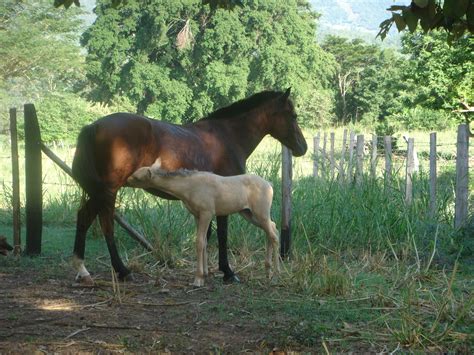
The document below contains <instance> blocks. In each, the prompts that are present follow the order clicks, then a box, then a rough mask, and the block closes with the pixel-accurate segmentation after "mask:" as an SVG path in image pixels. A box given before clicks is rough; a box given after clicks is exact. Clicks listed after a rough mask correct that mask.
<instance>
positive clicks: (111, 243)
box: [99, 192, 130, 281]
mask: <svg viewBox="0 0 474 355" xmlns="http://www.w3.org/2000/svg"><path fill="white" fill-rule="evenodd" d="M116 196H117V193H116V192H108V193H107V194H106V195H105V197H104V199H103V201H104V203H103V204H102V206H101V208H100V210H99V220H100V226H101V228H102V233H104V236H105V241H106V242H107V248H108V249H109V254H110V260H111V262H112V266H113V268H114V270H115V272H116V273H117V275H118V278H119V280H122V281H124V280H126V279H128V278H130V270H128V269H127V268H126V267H125V265H124V264H123V262H122V259H120V255H119V253H118V250H117V245H116V244H115V239H114V211H115V198H116Z"/></svg>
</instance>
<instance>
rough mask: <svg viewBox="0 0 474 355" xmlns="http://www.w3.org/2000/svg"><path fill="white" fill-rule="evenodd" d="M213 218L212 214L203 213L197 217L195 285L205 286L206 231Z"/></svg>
mask: <svg viewBox="0 0 474 355" xmlns="http://www.w3.org/2000/svg"><path fill="white" fill-rule="evenodd" d="M211 220H212V214H208V213H201V214H200V215H199V217H196V224H197V232H196V255H197V267H196V276H195V278H194V283H193V285H194V286H196V287H201V286H204V276H205V274H206V272H207V260H206V259H207V255H206V246H207V245H206V244H207V240H206V232H207V228H208V227H209V222H210V221H211Z"/></svg>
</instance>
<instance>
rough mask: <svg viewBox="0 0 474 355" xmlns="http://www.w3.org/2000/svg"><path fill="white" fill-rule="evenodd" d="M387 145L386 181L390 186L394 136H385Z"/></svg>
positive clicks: (385, 144)
mask: <svg viewBox="0 0 474 355" xmlns="http://www.w3.org/2000/svg"><path fill="white" fill-rule="evenodd" d="M384 146H385V182H386V185H387V186H390V183H391V181H392V137H391V136H385V137H384Z"/></svg>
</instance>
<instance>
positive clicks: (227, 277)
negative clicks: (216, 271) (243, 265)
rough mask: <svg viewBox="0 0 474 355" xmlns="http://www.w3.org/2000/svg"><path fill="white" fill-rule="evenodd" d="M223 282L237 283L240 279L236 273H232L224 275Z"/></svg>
mask: <svg viewBox="0 0 474 355" xmlns="http://www.w3.org/2000/svg"><path fill="white" fill-rule="evenodd" d="M224 283H225V284H234V283H235V284H239V283H240V279H239V277H238V276H237V275H236V274H232V275H224Z"/></svg>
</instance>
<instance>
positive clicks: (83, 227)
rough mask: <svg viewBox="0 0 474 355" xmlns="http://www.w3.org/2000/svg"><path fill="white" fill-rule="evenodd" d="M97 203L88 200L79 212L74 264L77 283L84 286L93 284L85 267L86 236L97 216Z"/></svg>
mask: <svg viewBox="0 0 474 355" xmlns="http://www.w3.org/2000/svg"><path fill="white" fill-rule="evenodd" d="M97 212H98V206H97V201H95V200H94V199H91V198H88V199H87V201H86V202H85V203H84V204H83V205H82V206H81V207H80V208H79V211H78V212H77V224H76V239H75V241H74V252H73V254H74V256H73V264H74V267H75V269H76V271H77V276H76V281H79V282H81V283H84V284H93V281H92V278H91V276H90V274H89V272H88V271H87V269H86V267H85V266H84V254H85V249H86V234H87V230H88V229H89V227H90V226H91V224H92V222H93V221H94V219H95V217H96V216H97Z"/></svg>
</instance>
